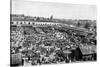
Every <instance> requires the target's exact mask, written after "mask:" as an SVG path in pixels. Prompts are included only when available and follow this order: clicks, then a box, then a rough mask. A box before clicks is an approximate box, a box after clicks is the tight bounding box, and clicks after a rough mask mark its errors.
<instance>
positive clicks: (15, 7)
mask: <svg viewBox="0 0 100 67" xmlns="http://www.w3.org/2000/svg"><path fill="white" fill-rule="evenodd" d="M11 12H12V14H25V15H29V16H40V17H50V16H51V15H53V17H54V18H63V19H90V20H96V16H97V15H96V14H97V7H96V6H95V5H82V4H80V5H79V4H68V3H52V2H38V1H24V0H12V11H11Z"/></svg>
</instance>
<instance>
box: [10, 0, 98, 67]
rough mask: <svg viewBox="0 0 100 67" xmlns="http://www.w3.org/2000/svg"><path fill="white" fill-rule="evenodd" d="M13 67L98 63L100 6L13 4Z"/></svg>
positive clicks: (13, 0)
mask: <svg viewBox="0 0 100 67" xmlns="http://www.w3.org/2000/svg"><path fill="white" fill-rule="evenodd" d="M10 5H11V6H10V66H11V67H15V66H19V67H25V66H38V65H52V64H53V65H57V64H69V63H83V62H85V63H87V62H96V61H97V6H96V5H88V4H71V3H57V2H41V1H25V0H11V3H10Z"/></svg>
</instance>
